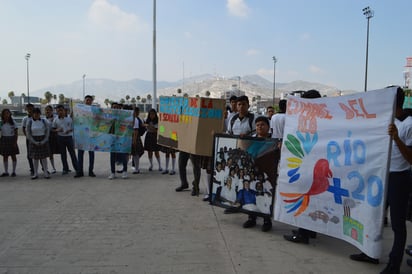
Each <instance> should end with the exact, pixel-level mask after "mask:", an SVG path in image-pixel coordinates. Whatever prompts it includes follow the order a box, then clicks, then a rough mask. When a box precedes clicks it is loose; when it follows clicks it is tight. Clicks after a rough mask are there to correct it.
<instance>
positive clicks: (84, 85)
mask: <svg viewBox="0 0 412 274" xmlns="http://www.w3.org/2000/svg"><path fill="white" fill-rule="evenodd" d="M85 79H86V74H83V99H84V96H86V95H85V94H84V93H85V90H86V88H85V87H86V81H85Z"/></svg>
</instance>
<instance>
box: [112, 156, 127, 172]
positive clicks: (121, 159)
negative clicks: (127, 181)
mask: <svg viewBox="0 0 412 274" xmlns="http://www.w3.org/2000/svg"><path fill="white" fill-rule="evenodd" d="M128 155H129V154H127V153H121V152H110V171H111V172H112V173H116V161H119V162H121V163H122V164H123V170H122V171H123V172H127V162H128V160H129V159H128Z"/></svg>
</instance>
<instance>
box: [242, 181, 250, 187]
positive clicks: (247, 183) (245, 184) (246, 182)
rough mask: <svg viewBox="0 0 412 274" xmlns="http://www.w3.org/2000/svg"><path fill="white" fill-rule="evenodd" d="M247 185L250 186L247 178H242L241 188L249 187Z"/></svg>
mask: <svg viewBox="0 0 412 274" xmlns="http://www.w3.org/2000/svg"><path fill="white" fill-rule="evenodd" d="M249 186H250V182H249V180H243V188H244V189H249Z"/></svg>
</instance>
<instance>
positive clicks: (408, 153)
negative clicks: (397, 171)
mask: <svg viewBox="0 0 412 274" xmlns="http://www.w3.org/2000/svg"><path fill="white" fill-rule="evenodd" d="M388 133H389V135H390V136H391V137H392V139H393V141H394V142H395V143H396V145H397V146H398V148H399V151H400V152H401V154H402V156H403V158H405V159H406V161H408V163H409V164H411V165H412V148H411V147H408V146H407V145H406V144H405V143H404V142H403V141H402V140H401V139H400V138H399V135H398V128H397V127H396V125H395V124H390V125H389V127H388Z"/></svg>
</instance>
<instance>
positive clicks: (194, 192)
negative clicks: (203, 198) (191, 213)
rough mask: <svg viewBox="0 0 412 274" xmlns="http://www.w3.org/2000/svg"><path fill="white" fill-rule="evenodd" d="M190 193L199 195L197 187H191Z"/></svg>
mask: <svg viewBox="0 0 412 274" xmlns="http://www.w3.org/2000/svg"><path fill="white" fill-rule="evenodd" d="M190 195H192V196H199V188H196V187H193V188H192V193H191V194H190Z"/></svg>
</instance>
